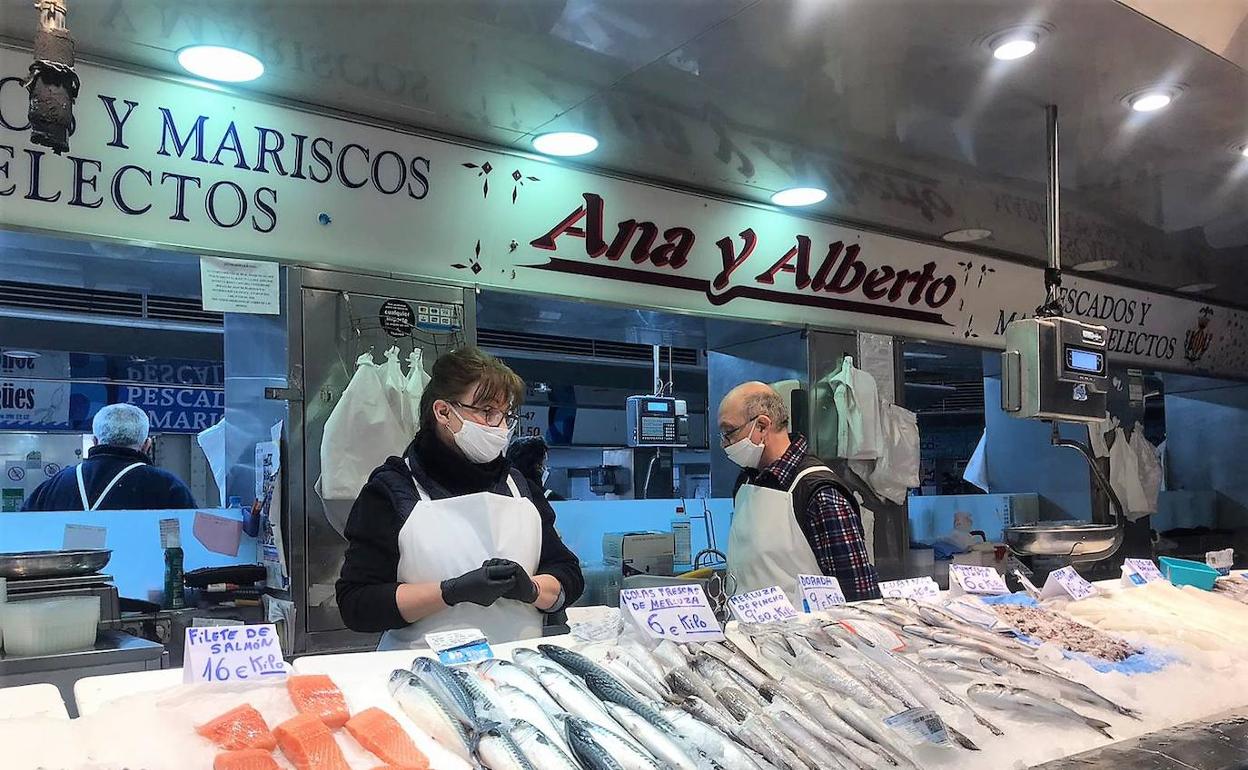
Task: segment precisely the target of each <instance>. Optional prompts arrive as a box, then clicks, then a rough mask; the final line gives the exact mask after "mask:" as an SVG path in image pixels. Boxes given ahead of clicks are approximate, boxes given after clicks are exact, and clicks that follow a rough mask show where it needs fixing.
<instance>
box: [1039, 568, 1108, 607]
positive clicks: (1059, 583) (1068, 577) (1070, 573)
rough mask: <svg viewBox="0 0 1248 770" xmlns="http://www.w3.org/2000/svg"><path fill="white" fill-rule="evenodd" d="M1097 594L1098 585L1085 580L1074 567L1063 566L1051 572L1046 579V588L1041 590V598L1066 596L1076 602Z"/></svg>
mask: <svg viewBox="0 0 1248 770" xmlns="http://www.w3.org/2000/svg"><path fill="white" fill-rule="evenodd" d="M1096 594H1097V590H1096V586H1094V585H1092V584H1091V583H1089V582H1088V581H1086V580H1084V579H1083V576H1082V575H1080V574H1079V573H1078V572H1075V568H1074V567H1062V568H1061V569H1058V570H1053V571H1052V572H1050V573H1049V577H1048V579H1047V580H1045V581H1044V588H1043V589H1041V590H1040V598H1041V599H1052V598H1054V597H1057V596H1064V597H1069V598H1070V599H1071V600H1073V601H1076V602H1077V601H1079V600H1080V599H1086V598H1088V597H1089V596H1095V595H1096Z"/></svg>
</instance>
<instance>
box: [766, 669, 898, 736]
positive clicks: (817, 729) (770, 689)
mask: <svg viewBox="0 0 1248 770" xmlns="http://www.w3.org/2000/svg"><path fill="white" fill-rule="evenodd" d="M762 695H763V697H764V698H766V699H767V700H768V701H770V702H771V705H770V706H769V707H768V708H769V709H779V710H781V711H786V712H788V713H789V714H792V715H793V716H794V718H796V719H797V720H798V721H799V722H801V723H802V726H803V727H805V728H806V729H807V730H808V731H810V732H812V733H814V734H815V735H823V736H826V737H832V736H830V735H829V733H834V734H835V736H836V737H837V738H843V739H847V740H849V741H852V742H854V743H855V744H857V745H859V746H861V747H862V748H864V749H867V750H869V751H874V750H875V749H876V748H878V747H876V746H873V745H872V744H871V742H870V741H868V740H867V739H866V738H863V737H862V736H861V735H859V734H858V733H856V732H854V730H853V728H851V727H850V726H849V725H847V724H845V723H844V721H842V720H841V719H840V717H838V716H836V715H835V714H833V713H832V709H831V708H829V707H828V704H827V703H826V702H825V701H824V700H823V699H822V698H818V696H817V695H816V694H815V693H808V694H806V695H802V696H798V697H797V698H794V697H793V696H792V695H790V694H788V693H786V692H784V691H783V690H781V689H780V688H779V687H774V686H772V685H764V687H763V690H762ZM803 699H805V703H806V704H807V705H802V702H800V701H803ZM811 704H814V706H815V708H819V709H820V710H821V711H822V712H823V713H822V715H816V714H815V713H814V711H813V710H812V707H811ZM819 716H823V717H825V718H824V719H820V718H819ZM829 722H831V725H830V724H829Z"/></svg>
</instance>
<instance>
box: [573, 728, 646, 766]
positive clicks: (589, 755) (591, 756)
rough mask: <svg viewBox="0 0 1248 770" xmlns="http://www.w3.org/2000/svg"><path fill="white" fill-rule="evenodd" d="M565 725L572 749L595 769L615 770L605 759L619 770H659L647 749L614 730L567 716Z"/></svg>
mask: <svg viewBox="0 0 1248 770" xmlns="http://www.w3.org/2000/svg"><path fill="white" fill-rule="evenodd" d="M565 724H566V728H567V731H568V743H570V744H571V745H572V750H573V751H574V752H576V756H577V757H578V758H579V759H580V760H581V761H582V762H585V763H586V764H587V765H589V766H591V767H593V768H600V767H613V766H612V765H607V764H603V763H602V758H603V757H606V758H609V759H610V760H612V761H613V762H614V763H615V764H614V767H617V768H619V769H620V770H660V766H659V764H658V763H657V762H655V761H654V758H653V757H651V756H650V755H649V754H648V753H646V751H645V750H644V749H642V748H641V747H639V746H637V745H636V744H633V743H630V742H629V741H627V740H625V739H624V738H623V737H621V736H620V735H619V734H618V733H616V732H614V731H612V730H609V729H606V728H604V727H602V726H600V725H597V724H594V723H593V722H590V721H587V720H585V719H580V718H578V717H568V718H567V719H566V720H565Z"/></svg>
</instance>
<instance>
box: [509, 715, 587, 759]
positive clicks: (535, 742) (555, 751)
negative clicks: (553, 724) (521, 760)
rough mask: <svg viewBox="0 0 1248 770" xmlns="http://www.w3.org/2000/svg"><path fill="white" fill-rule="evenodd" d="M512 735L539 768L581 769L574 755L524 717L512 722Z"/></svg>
mask: <svg viewBox="0 0 1248 770" xmlns="http://www.w3.org/2000/svg"><path fill="white" fill-rule="evenodd" d="M511 737H512V738H513V739H514V740H515V741H516V745H518V746H519V747H520V750H521V751H523V752H524V755H525V756H526V757H528V759H529V761H530V762H532V763H533V766H534V767H536V768H538V770H580V765H579V764H578V763H577V761H576V760H575V759H573V758H572V755H571V754H569V753H568V751H570V750H571V749H568V750H567V751H565V750H564V749H563V748H562V747H561V746H560V745H559V744H558V743H555V742H554V741H552V740H551V739H550V737H549V736H547V735H546V734H545V732H543V731H542V730H540V729H538V728H537V727H535V726H534V725H531V724H529V723H528V722H526V721H524V720H523V719H514V720H512V723H511Z"/></svg>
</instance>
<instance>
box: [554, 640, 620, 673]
mask: <svg viewBox="0 0 1248 770" xmlns="http://www.w3.org/2000/svg"><path fill="white" fill-rule="evenodd" d="M537 650H538V652H540V653H541V654H543V655H545V656H546V657H548V658H550V659H551V660H553V661H554V662H556V663H558V664H559V665H561V666H563V667H564V668H566V669H567V670H569V671H571V672H572V673H574V674H577V675H578V676H582V677H584V676H585V675H587V674H590V673H597V674H606V673H607V670H606V669H604V668H603V667H602V666H600V665H598V664H597V663H595V662H594V661H592V660H590V659H589V658H587V657H585V656H584V655H582V654H580V653H579V652H576V651H574V650H569V649H568V648H567V647H560V646H559V645H557V644H539V645H537Z"/></svg>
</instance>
